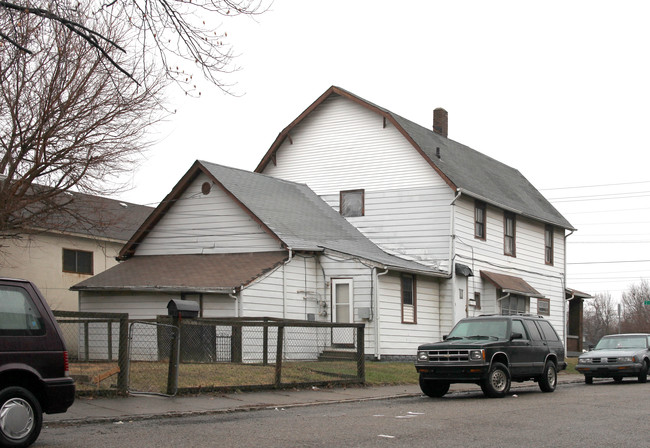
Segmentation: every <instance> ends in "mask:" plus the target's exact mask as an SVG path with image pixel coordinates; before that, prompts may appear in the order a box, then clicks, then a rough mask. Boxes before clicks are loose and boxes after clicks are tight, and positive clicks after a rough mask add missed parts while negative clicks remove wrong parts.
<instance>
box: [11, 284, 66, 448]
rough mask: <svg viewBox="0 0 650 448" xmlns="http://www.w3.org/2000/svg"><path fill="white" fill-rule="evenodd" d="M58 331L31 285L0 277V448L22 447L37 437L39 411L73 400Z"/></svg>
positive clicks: (55, 408)
mask: <svg viewBox="0 0 650 448" xmlns="http://www.w3.org/2000/svg"><path fill="white" fill-rule="evenodd" d="M74 394H75V386H74V380H73V379H72V378H71V377H70V376H69V374H68V352H67V351H66V347H65V342H64V340H63V335H62V333H61V329H60V328H59V326H58V324H57V323H56V320H55V319H54V316H53V315H52V311H51V310H50V307H49V306H48V305H47V302H46V301H45V299H44V298H43V296H42V295H41V293H40V292H39V290H38V288H36V286H35V285H34V284H33V283H31V282H29V281H26V280H16V279H6V278H0V446H3V447H5V446H11V447H25V446H29V445H31V444H32V443H34V441H35V440H36V439H37V438H38V435H39V434H40V432H41V426H42V424H43V412H45V413H47V414H56V413H61V412H65V411H66V410H67V409H68V408H69V407H70V406H71V405H72V403H73V402H74Z"/></svg>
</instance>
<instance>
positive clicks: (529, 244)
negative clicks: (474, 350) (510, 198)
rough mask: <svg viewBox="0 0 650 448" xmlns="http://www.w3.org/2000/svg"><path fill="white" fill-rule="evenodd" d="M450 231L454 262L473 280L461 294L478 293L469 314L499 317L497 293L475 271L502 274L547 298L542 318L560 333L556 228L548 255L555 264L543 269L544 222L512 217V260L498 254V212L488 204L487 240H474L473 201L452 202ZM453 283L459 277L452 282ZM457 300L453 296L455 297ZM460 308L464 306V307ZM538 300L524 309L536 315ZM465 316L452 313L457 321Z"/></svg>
mask: <svg viewBox="0 0 650 448" xmlns="http://www.w3.org/2000/svg"><path fill="white" fill-rule="evenodd" d="M454 210H455V220H454V222H455V224H454V229H455V231H454V233H455V235H456V241H458V242H459V243H458V244H456V245H455V251H456V255H457V257H456V259H457V262H459V263H464V264H467V265H468V266H470V268H471V269H472V271H473V272H474V277H470V278H469V279H468V291H466V294H468V295H469V297H473V295H474V292H480V293H481V309H480V310H476V309H474V307H473V306H470V307H469V308H468V311H467V314H469V315H470V316H472V315H478V314H491V313H500V307H499V306H498V304H497V290H496V289H495V287H494V286H493V285H492V284H491V283H489V282H487V281H485V280H482V279H481V278H480V271H481V270H486V271H491V272H499V273H503V274H506V275H512V276H515V277H521V278H523V279H524V280H525V281H526V282H528V283H529V284H530V285H531V286H532V287H533V288H535V289H536V290H537V291H539V292H540V293H541V294H543V295H544V296H545V297H546V298H547V299H549V300H550V315H549V316H545V317H546V318H547V319H548V320H549V321H550V322H551V324H553V327H555V329H556V330H557V332H558V334H560V335H562V334H563V321H564V320H563V312H564V309H563V304H564V286H563V281H562V279H561V277H562V273H563V268H562V264H561V263H559V262H558V261H557V260H563V259H564V250H565V248H564V238H563V232H562V231H561V229H558V228H556V230H555V232H554V234H553V237H554V238H553V251H554V257H555V260H556V263H555V265H553V266H552V265H548V264H546V263H545V259H544V248H545V243H544V229H545V224H544V223H541V222H538V221H534V220H532V219H528V218H526V217H523V216H521V215H517V216H516V223H517V230H516V238H517V242H516V244H517V256H516V258H513V257H510V256H507V255H505V254H504V253H503V252H504V251H503V234H504V228H503V226H504V219H503V216H504V214H503V210H502V209H499V208H497V207H493V206H491V205H489V204H488V206H487V213H486V215H487V232H486V236H487V238H486V240H485V241H482V240H478V239H476V238H474V216H475V215H474V200H473V199H472V198H467V197H462V196H461V198H460V199H459V200H458V201H457V202H456V206H455V207H454ZM457 281H459V280H458V278H457ZM454 297H456V296H454ZM463 309H464V304H463ZM536 310H537V299H536V298H530V303H529V308H528V311H529V312H532V313H535V312H536ZM461 317H464V313H463V314H462V315H458V314H457V315H456V319H455V320H458V319H459V318H461Z"/></svg>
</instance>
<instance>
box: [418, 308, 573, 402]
mask: <svg viewBox="0 0 650 448" xmlns="http://www.w3.org/2000/svg"><path fill="white" fill-rule="evenodd" d="M443 339H444V340H443V341H441V342H436V343H433V344H425V345H421V346H420V347H418V352H417V361H416V362H415V368H416V370H417V371H418V372H419V373H420V389H422V392H424V393H425V394H426V395H428V396H430V397H442V396H443V395H445V394H446V393H447V392H448V391H449V385H450V384H452V383H476V384H478V385H480V386H481V389H482V390H483V393H484V394H485V395H486V396H487V397H503V396H505V395H506V394H507V393H508V391H509V390H510V385H511V382H512V381H518V382H522V381H526V380H533V381H536V382H537V383H538V384H539V387H540V389H541V390H542V391H543V392H553V391H554V390H555V387H556V385H557V372H558V371H559V370H563V369H565V368H566V362H565V361H564V345H563V344H562V341H561V340H560V338H559V337H558V335H557V333H556V332H555V330H554V329H553V326H552V325H551V324H550V323H549V322H548V321H547V320H544V319H543V318H542V317H534V316H528V315H526V316H521V315H516V316H496V315H493V316H480V317H474V318H466V319H462V320H460V321H459V322H458V323H457V324H456V326H455V327H454V328H453V329H452V330H451V332H450V333H449V335H447V336H445V337H444V338H443Z"/></svg>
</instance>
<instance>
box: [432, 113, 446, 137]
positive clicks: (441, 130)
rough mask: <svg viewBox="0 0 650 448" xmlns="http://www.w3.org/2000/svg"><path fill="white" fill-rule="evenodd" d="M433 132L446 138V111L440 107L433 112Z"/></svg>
mask: <svg viewBox="0 0 650 448" xmlns="http://www.w3.org/2000/svg"><path fill="white" fill-rule="evenodd" d="M433 132H435V133H436V134H440V135H442V136H443V137H447V111H446V110H444V109H443V108H442V107H437V108H435V109H434V110H433Z"/></svg>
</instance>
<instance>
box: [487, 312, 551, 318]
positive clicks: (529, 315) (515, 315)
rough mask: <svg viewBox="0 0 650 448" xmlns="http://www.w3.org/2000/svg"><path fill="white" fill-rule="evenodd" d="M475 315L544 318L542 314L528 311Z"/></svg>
mask: <svg viewBox="0 0 650 448" xmlns="http://www.w3.org/2000/svg"><path fill="white" fill-rule="evenodd" d="M477 317H538V318H540V319H544V316H542V315H539V314H537V315H535V314H529V313H521V314H480V315H478V316H477Z"/></svg>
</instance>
